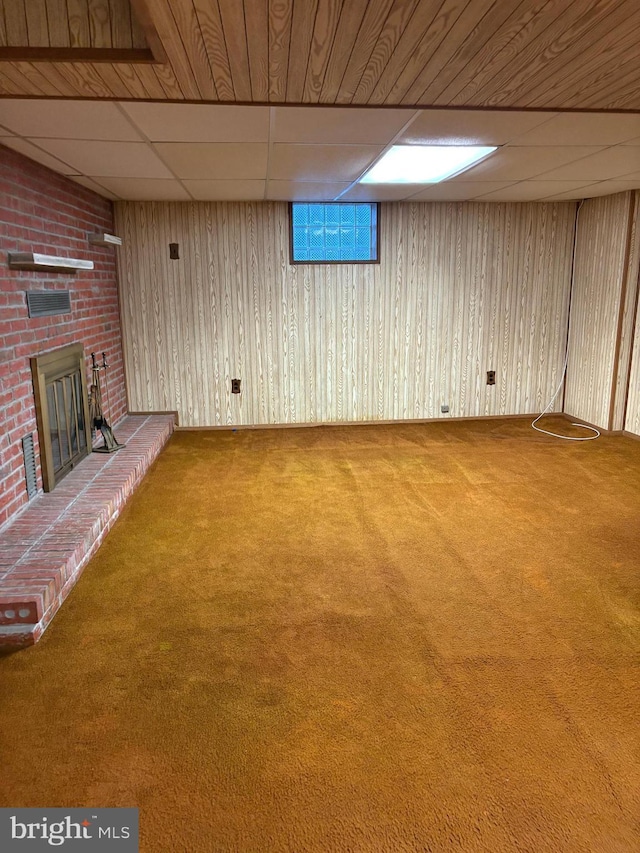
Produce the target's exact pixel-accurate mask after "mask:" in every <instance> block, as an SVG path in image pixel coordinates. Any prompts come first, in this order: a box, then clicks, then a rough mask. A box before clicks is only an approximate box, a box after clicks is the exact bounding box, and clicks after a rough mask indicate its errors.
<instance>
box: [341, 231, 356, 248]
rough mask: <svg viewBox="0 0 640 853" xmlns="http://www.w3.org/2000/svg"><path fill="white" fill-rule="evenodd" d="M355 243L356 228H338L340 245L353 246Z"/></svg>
mask: <svg viewBox="0 0 640 853" xmlns="http://www.w3.org/2000/svg"><path fill="white" fill-rule="evenodd" d="M355 243H356V230H355V228H344V227H342V228H341V229H340V245H341V246H355Z"/></svg>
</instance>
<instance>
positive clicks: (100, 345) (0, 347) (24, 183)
mask: <svg viewBox="0 0 640 853" xmlns="http://www.w3.org/2000/svg"><path fill="white" fill-rule="evenodd" d="M0 227H1V229H2V235H3V236H2V242H1V243H0V528H1V527H2V526H3V525H4V524H5V523H6V522H7V521H8V520H9V519H11V518H13V517H14V516H15V515H16V514H17V513H18V512H19V511H21V510H22V509H23V508H24V507H25V505H26V504H27V503H28V501H29V495H28V493H27V477H26V471H25V457H24V451H23V447H24V439H26V438H28V437H30V436H33V440H34V457H35V460H36V484H37V488H38V490H42V488H43V468H42V466H41V464H40V458H41V455H42V451H41V448H40V446H39V442H38V437H37V436H38V424H37V409H36V399H35V395H34V389H33V380H32V372H31V362H30V359H32V358H34V357H37V356H40V355H42V354H43V353H48V352H51V351H53V350H57V349H60V348H62V347H67V346H69V345H72V344H80V345H81V346H82V347H83V350H84V362H85V363H84V377H85V384H86V378H87V377H88V376H89V375H90V365H89V364H88V362H87V356H88V355H89V354H90V353H91V352H92V351H95V352H99V353H102V352H106V353H107V356H108V359H109V366H110V367H109V395H110V417H111V423H112V424H117V423H118V421H119V420H120V419H121V418H122V417H123V416H124V414H125V413H126V410H127V408H126V395H125V386H124V370H123V360H122V341H121V331H120V314H119V306H118V290H117V278H116V264H115V260H116V259H115V252H116V251H118V250H117V249H115V248H113V247H102V246H96V245H92V244H90V243H89V240H88V236H89V235H90V234H95V233H102V232H106V233H113V230H114V226H113V212H112V205H111V202H110V201H108V200H107V199H104V198H102V197H100V196H98V195H96V194H95V193H93V192H91V191H90V190H88V189H85V187H82V186H80V185H79V184H76V183H74V182H73V181H71V180H70V179H69V178H66V177H64V176H63V175H59V174H57V173H56V172H52V171H50V170H49V169H47V168H45V167H44V166H40V165H39V164H37V163H34V162H33V161H31V160H28V159H26V158H25V157H22V156H21V155H20V154H18V153H16V152H14V151H12V150H10V149H8V148H6V147H4V146H2V145H0ZM19 252H39V253H43V254H47V255H56V256H62V257H73V258H82V259H86V260H91V261H93V264H94V269H93V270H79V271H78V272H76V273H52V272H42V271H33V270H32V271H25V270H13V269H9V265H8V254H9V253H19ZM34 291H37V292H43V291H59V292H61V291H68V292H69V295H70V311H67V312H66V313H62V314H58V315H56V316H41V317H30V316H29V310H28V305H27V294H28V293H32V292H34Z"/></svg>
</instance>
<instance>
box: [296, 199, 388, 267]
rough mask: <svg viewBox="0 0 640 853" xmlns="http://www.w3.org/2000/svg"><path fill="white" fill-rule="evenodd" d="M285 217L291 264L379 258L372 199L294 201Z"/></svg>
mask: <svg viewBox="0 0 640 853" xmlns="http://www.w3.org/2000/svg"><path fill="white" fill-rule="evenodd" d="M289 219H290V224H291V244H290V245H291V263H292V264H336V263H337V264H339V263H343V264H344V263H349V264H371V263H378V262H379V257H378V256H379V240H378V204H377V203H375V202H374V203H366V204H365V203H360V202H359V203H346V202H297V201H294V202H292V203H291V205H290V216H289Z"/></svg>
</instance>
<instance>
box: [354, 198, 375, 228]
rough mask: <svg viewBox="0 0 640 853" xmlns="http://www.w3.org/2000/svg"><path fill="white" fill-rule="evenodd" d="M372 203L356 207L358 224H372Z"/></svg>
mask: <svg viewBox="0 0 640 853" xmlns="http://www.w3.org/2000/svg"><path fill="white" fill-rule="evenodd" d="M371 210H372V208H371V205H369V204H363V205H360V204H359V205H358V206H357V207H356V225H362V226H364V227H367V228H368V227H370V226H371Z"/></svg>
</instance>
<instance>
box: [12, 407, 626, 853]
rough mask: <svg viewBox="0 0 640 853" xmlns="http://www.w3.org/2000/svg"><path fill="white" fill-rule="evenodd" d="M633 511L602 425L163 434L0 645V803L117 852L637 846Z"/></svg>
mask: <svg viewBox="0 0 640 853" xmlns="http://www.w3.org/2000/svg"><path fill="white" fill-rule="evenodd" d="M548 423H549V424H552V425H554V424H555V426H556V427H560V428H561V429H563V430H564V431H565V432H570V431H571V430H572V427H571V426H570V425H568V424H567V423H566V421H564V420H561V419H553V418H550V419H548ZM639 515H640V442H638V441H634V440H632V439H629V438H625V437H622V436H604V437H602V438H601V439H599V440H597V441H593V442H581V443H570V442H563V441H559V440H555V439H552V438H549V437H547V436H543V435H540V434H538V433H535V432H534V431H533V430H531V428H530V426H529V423H528V421H526V420H520V419H511V420H508V419H505V420H501V419H500V420H490V421H467V422H448V423H444V422H443V423H426V424H402V425H400V424H398V425H388V426H387V425H377V426H373V425H362V426H332V427H320V428H306V429H279V430H245V431H234V432H232V431H201V432H178V433H176V434H175V435H174V436H173V438H172V439H171V441H170V443H169V445H168V446H167V448H166V450H165V451H164V452H163V454H162V455H161V457H160V458H159V460H158V461H157V462H156V464H155V466H154V467H153V468H152V470H151V472H150V473H149V475H148V476H147V478H146V479H145V481H144V482H143V484H142V486H141V487H140V489H139V490H138V492H137V493H136V494H135V496H134V498H133V499H132V501H131V502H130V504H129V505H128V507H127V508H126V509H125V511H124V512H123V514H122V516H121V517H120V519H119V521H118V522H117V524H116V525H115V527H114V529H113V531H112V532H111V533H110V534H109V536H108V537H107V539H106V541H105V543H104V544H103V546H102V547H101V548H100V550H99V552H98V553H97V555H96V556H95V557H94V558H93V560H92V561H91V563H90V564H89V566H88V567H87V569H86V570H85V572H84V574H83V576H82V578H81V579H80V582H79V583H78V585H77V587H76V588H75V590H74V591H73V592H72V594H71V595H70V597H69V599H68V600H67V601H66V603H65V604H64V605H63V607H62V609H61V611H60V613H59V614H58V616H57V617H56V619H55V620H54V622H53V624H52V625H51V627H50V628H49V629H48V630H47V632H46V633H45V635H44V637H43V639H42V640H41V641H40V643H39V644H38V645H36V646H35V647H33V648H31V649H28V650H25V651H22V652H18V653H16V654H12V655H8V656H5V657H3V658H0V806H12V807H17V806H66V807H70V806H96V807H97V806H138V807H139V809H140V826H141V850H142V851H145V853H164V851H167V853H168V852H169V851H172V853H180V851H189V853H191V851H193V853H209V851H211V852H212V853H285V851H286V853H404V852H405V851H406V853H418V851H427V852H428V851H433V853H440V852H441V851H442V852H443V853H448V851H490V852H491V853H503V851H530V853H546V851H549V853H587V851H593V853H632V851H637V850H639V849H640V653H639V652H640V525H639Z"/></svg>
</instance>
